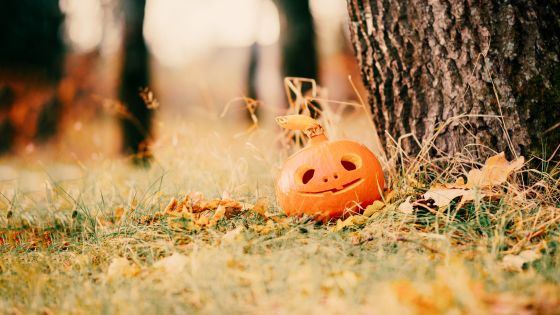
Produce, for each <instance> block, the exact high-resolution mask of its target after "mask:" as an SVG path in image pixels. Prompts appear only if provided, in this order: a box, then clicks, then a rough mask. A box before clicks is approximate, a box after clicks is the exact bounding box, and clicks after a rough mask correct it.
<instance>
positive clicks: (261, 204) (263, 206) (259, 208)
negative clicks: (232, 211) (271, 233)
mask: <svg viewBox="0 0 560 315" xmlns="http://www.w3.org/2000/svg"><path fill="white" fill-rule="evenodd" d="M267 209H268V198H266V197H264V198H259V200H257V202H256V203H255V205H254V206H253V207H252V208H251V210H252V211H253V212H255V213H257V214H259V215H261V216H262V217H263V218H267V217H268V215H267V213H266V210H267Z"/></svg>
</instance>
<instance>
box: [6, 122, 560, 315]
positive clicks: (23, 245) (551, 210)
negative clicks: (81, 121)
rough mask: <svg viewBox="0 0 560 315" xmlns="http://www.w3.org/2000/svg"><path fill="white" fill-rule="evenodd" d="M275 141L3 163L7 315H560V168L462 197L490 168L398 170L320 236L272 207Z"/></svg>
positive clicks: (219, 136) (176, 144)
mask: <svg viewBox="0 0 560 315" xmlns="http://www.w3.org/2000/svg"><path fill="white" fill-rule="evenodd" d="M210 125H212V126H217V125H219V122H215V123H212V124H210ZM356 128H357V129H358V130H359V129H360V127H359V126H356ZM361 130H362V132H363V130H364V129H361ZM275 132H276V134H277V133H278V130H276V131H275ZM275 132H272V131H270V132H268V131H264V130H257V131H256V132H254V133H253V134H251V135H241V136H239V137H236V138H234V137H232V134H233V133H232V132H227V131H222V130H221V129H220V128H212V130H211V131H210V130H208V128H206V130H205V129H204V128H202V129H201V128H200V124H189V123H181V122H177V123H173V124H170V127H169V128H167V129H166V130H164V131H160V134H159V136H158V141H157V142H156V143H155V145H154V152H155V157H154V161H153V163H152V167H151V168H149V169H135V168H133V167H131V166H130V165H128V163H127V161H126V159H124V158H120V159H102V158H101V159H97V160H92V161H88V162H83V161H72V160H71V158H68V159H66V160H65V161H59V162H57V161H52V160H49V159H42V160H41V161H39V162H30V160H22V159H16V158H11V159H4V160H3V161H2V163H0V174H1V177H2V178H0V192H1V193H2V195H0V228H1V229H0V313H2V314H28V313H40V314H66V313H68V314H142V313H143V314H180V313H190V312H196V313H202V314H241V313H243V314H247V313H248V314H270V313H274V314H276V313H278V314H304V313H305V314H440V313H442V314H443V313H446V314H486V313H491V314H559V313H560V285H559V283H560V272H559V271H558V270H559V268H560V252H559V245H560V227H559V220H560V209H559V207H560V193H559V188H558V187H559V185H558V184H559V181H558V177H559V176H558V173H559V169H558V165H550V166H549V167H548V169H546V170H538V171H537V170H531V169H529V168H528V167H527V166H523V167H521V165H517V166H515V167H514V166H512V165H513V164H507V163H506V164H504V165H502V166H503V167H506V168H507V167H510V166H511V168H509V169H506V170H504V172H503V174H505V177H506V178H507V180H498V181H497V182H494V183H493V184H492V185H493V186H492V187H491V188H489V189H490V190H488V191H482V190H476V191H475V192H474V195H472V196H471V198H467V197H466V194H465V193H464V191H467V190H469V188H468V187H466V186H465V187H462V188H453V187H451V186H445V185H451V183H457V182H456V180H457V178H459V177H461V176H464V177H466V178H467V179H468V180H469V179H471V178H470V177H469V175H468V172H467V170H469V169H471V168H475V169H482V170H483V169H484V165H483V164H484V162H485V161H476V160H472V159H471V160H469V159H468V158H464V157H461V158H459V157H456V158H453V159H451V158H448V159H442V160H439V161H432V160H427V159H425V158H424V159H420V158H416V159H415V158H410V159H405V163H404V164H402V165H401V166H399V167H396V166H394V165H396V164H391V163H392V162H391V159H389V161H388V162H387V163H385V166H386V176H387V179H388V184H387V191H386V192H385V196H384V201H383V202H378V203H376V204H375V205H374V206H372V207H369V208H368V209H366V210H367V211H366V215H354V216H351V217H350V218H348V219H346V220H344V221H342V220H340V221H338V222H332V223H330V224H320V223H315V222H314V221H313V220H312V219H310V218H306V217H304V218H288V217H285V216H284V215H283V214H282V211H281V209H279V208H278V205H277V204H276V202H275V197H274V178H275V176H276V174H277V172H278V169H279V167H280V166H281V163H282V161H283V160H284V159H285V158H286V156H287V155H288V153H287V151H286V150H283V149H281V148H280V146H279V145H277V146H275V145H273V144H275V142H273V141H272V139H276V134H275ZM368 132H369V131H368ZM390 156H392V155H390ZM392 161H393V162H394V159H392ZM518 161H519V160H518ZM392 165H393V166H392ZM483 173H484V172H483ZM525 181H526V182H531V184H524V182H525ZM467 183H468V181H467ZM456 185H459V184H456ZM438 187H439V189H443V191H444V194H445V195H446V196H447V197H446V198H447V199H448V200H447V201H445V200H443V201H442V200H439V201H438V202H439V203H440V204H439V207H438V206H437V205H434V202H433V200H432V201H430V200H429V198H427V197H426V196H424V195H423V194H425V193H426V192H428V191H430V189H437V188H438ZM449 187H451V188H449ZM453 189H461V190H462V192H461V191H460V192H459V194H457V191H456V190H453ZM455 194H457V195H455ZM450 195H451V196H450ZM461 196H462V197H461ZM457 197H459V198H457ZM461 198H463V199H461ZM444 199H445V198H444ZM460 200H461V201H460Z"/></svg>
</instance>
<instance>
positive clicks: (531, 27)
mask: <svg viewBox="0 0 560 315" xmlns="http://www.w3.org/2000/svg"><path fill="white" fill-rule="evenodd" d="M347 1H348V11H349V15H350V31H351V39H352V43H353V46H354V52H355V55H356V57H357V59H358V62H359V65H360V68H361V74H362V79H363V81H364V84H365V86H366V88H367V89H368V91H369V105H370V106H371V109H372V112H373V119H374V122H375V123H376V125H377V128H378V133H379V136H380V138H381V140H382V143H383V144H385V145H387V144H388V143H389V142H390V139H389V137H393V138H394V139H398V138H399V137H401V136H403V135H406V134H409V133H412V134H414V135H415V136H416V137H417V138H418V140H420V142H422V143H423V144H426V143H427V142H429V141H430V139H431V138H432V136H433V135H434V134H436V133H441V134H439V135H438V137H437V138H436V139H435V140H434V141H433V143H434V147H432V148H431V150H430V153H431V155H438V154H439V153H450V154H454V153H458V152H463V153H465V151H470V152H472V153H476V154H477V155H485V151H486V150H487V148H491V149H493V150H496V151H502V150H504V151H506V152H508V151H509V152H510V153H513V152H512V151H514V152H515V153H516V154H522V155H526V156H527V155H529V154H537V155H539V156H541V157H542V156H543V155H546V154H547V153H548V154H550V153H551V151H553V150H554V149H556V147H557V146H558V145H559V144H560V128H559V127H558V125H557V124H558V123H559V122H560V2H559V1H544V0H543V1H537V0H528V1H499V0H488V1H473V0H400V1H391V0H377V1H375V0H371V1H368V0H347ZM459 115H468V116H467V117H462V118H458V119H453V117H456V116H459ZM496 116H501V118H496ZM446 122H448V124H446V125H445V123H446ZM441 127H444V128H441ZM473 143H474V144H479V145H477V146H472V145H471V144H473ZM485 146H487V148H485ZM402 147H403V149H404V150H405V151H406V152H408V153H416V152H418V151H419V148H420V146H419V145H417V144H416V142H415V141H414V140H413V138H411V137H407V138H404V139H403V141H402ZM543 151H544V153H543ZM486 153H488V152H486Z"/></svg>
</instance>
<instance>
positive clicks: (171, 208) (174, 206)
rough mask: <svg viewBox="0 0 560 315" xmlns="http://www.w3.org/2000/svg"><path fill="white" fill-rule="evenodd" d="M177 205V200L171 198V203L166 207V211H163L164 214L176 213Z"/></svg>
mask: <svg viewBox="0 0 560 315" xmlns="http://www.w3.org/2000/svg"><path fill="white" fill-rule="evenodd" d="M177 204H178V202H177V199H175V198H171V200H170V201H169V203H168V204H167V206H166V207H165V210H164V211H163V213H171V212H174V211H175V209H177Z"/></svg>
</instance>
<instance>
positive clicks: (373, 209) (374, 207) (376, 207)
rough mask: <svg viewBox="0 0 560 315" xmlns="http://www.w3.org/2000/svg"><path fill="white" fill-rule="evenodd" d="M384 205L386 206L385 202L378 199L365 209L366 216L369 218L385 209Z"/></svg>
mask: <svg viewBox="0 0 560 315" xmlns="http://www.w3.org/2000/svg"><path fill="white" fill-rule="evenodd" d="M383 207H385V204H384V203H383V202H382V201H380V200H376V201H374V202H373V203H372V204H371V205H369V206H367V207H366V209H365V210H364V216H365V217H368V218H369V217H371V216H372V215H373V214H374V213H376V212H377V211H379V210H381V209H383Z"/></svg>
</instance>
